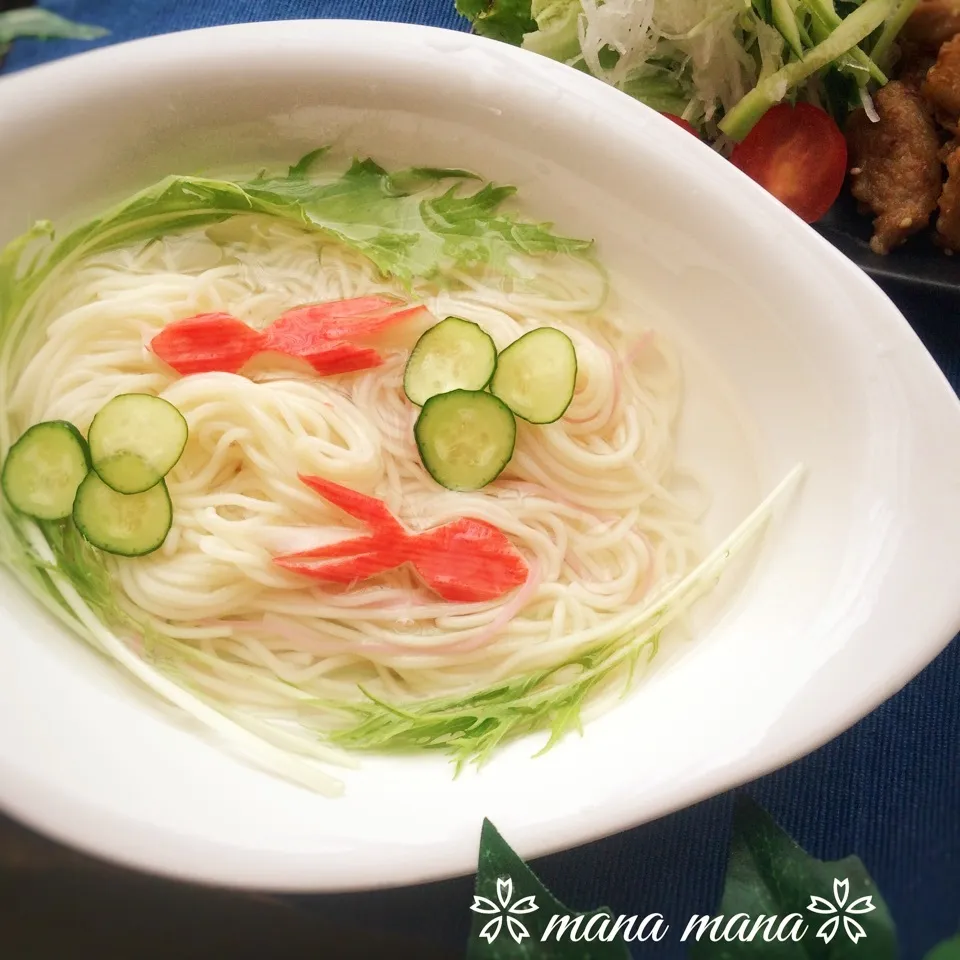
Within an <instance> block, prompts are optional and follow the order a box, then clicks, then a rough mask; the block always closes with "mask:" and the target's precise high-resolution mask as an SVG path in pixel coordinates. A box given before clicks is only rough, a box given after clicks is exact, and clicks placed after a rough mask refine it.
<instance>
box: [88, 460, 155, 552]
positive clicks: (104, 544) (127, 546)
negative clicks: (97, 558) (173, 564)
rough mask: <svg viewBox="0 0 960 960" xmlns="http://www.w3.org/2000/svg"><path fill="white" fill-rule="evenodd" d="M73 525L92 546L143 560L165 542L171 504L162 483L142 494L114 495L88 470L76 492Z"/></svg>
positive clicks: (114, 493)
mask: <svg viewBox="0 0 960 960" xmlns="http://www.w3.org/2000/svg"><path fill="white" fill-rule="evenodd" d="M73 522H74V523H75V524H76V525H77V529H78V530H79V531H80V533H82V534H83V536H84V537H85V538H86V539H87V540H88V541H89V542H90V543H92V544H93V545H94V546H95V547H99V548H100V549H101V550H105V551H106V552H107V553H116V554H118V555H119V556H121V557H142V556H143V555H144V554H146V553H152V552H153V551H154V550H156V549H157V548H158V547H159V546H160V545H161V544H162V543H163V541H164V540H166V538H167V534H168V533H169V532H170V527H171V526H172V525H173V505H172V504H171V503H170V494H169V493H168V492H167V485H166V484H165V483H164V482H163V481H162V480H161V481H160V482H159V483H157V484H154V485H153V486H152V487H151V488H150V489H149V490H145V491H143V492H142V493H117V491H116V490H113V489H112V488H110V487H108V486H107V485H106V484H105V483H104V482H103V481H102V480H101V479H100V477H99V476H97V474H96V473H94V471H92V470H91V471H90V473H88V474H87V476H86V479H85V480H84V481H83V483H81V484H80V489H79V490H77V498H76V500H75V501H74V504H73Z"/></svg>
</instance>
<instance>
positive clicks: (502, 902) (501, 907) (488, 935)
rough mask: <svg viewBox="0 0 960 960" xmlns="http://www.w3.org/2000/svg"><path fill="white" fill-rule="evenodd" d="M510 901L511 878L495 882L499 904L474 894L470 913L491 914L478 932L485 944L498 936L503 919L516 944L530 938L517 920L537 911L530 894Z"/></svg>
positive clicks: (511, 897)
mask: <svg viewBox="0 0 960 960" xmlns="http://www.w3.org/2000/svg"><path fill="white" fill-rule="evenodd" d="M512 899H513V878H512V877H500V878H499V879H498V880H497V900H498V901H499V903H494V902H493V901H492V900H488V899H487V898H486V897H479V896H477V895H476V894H474V897H473V904H472V905H471V907H470V909H471V911H472V912H473V913H485V914H493V916H492V917H491V918H490V919H489V920H488V921H487V922H486V923H485V924H484V925H483V929H482V930H481V931H480V936H481V937H482V938H483V939H484V940H486V941H487V943H493V941H494V940H496V939H497V937H498V936H499V935H500V931H501V929H502V928H503V921H504V919H506V921H507V930H508V931H509V932H510V936H511V937H513V939H514V940H516V941H517V943H520V942H522V940H523V938H524V937H529V936H530V934H529V933H528V931H527V928H526V927H525V926H524V925H523V924H522V923H521V922H520V921H519V920H518V919H517V916H518V915H520V916H522V915H523V914H525V913H533V912H534V911H535V910H538V909H539V907H538V906H537V902H536V900H534V898H533V895H532V894H531V895H530V896H529V897H522V898H521V899H520V900H518V901H517V902H516V903H514V904H511V903H510V901H511V900H512Z"/></svg>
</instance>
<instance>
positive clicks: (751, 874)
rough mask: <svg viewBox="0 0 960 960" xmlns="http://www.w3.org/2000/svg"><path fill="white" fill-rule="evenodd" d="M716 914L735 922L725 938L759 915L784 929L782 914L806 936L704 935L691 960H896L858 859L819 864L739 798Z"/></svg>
mask: <svg viewBox="0 0 960 960" xmlns="http://www.w3.org/2000/svg"><path fill="white" fill-rule="evenodd" d="M717 914H720V915H722V916H723V918H724V920H723V924H730V923H731V918H733V917H735V915H737V914H739V915H740V920H739V921H735V922H734V923H733V926H732V927H731V928H730V929H731V930H733V929H737V930H739V929H742V926H741V922H740V921H742V923H746V924H747V928H746V929H747V931H748V932H749V930H750V929H752V928H753V927H754V925H755V924H756V923H757V918H758V917H761V915H762V916H763V917H771V916H776V917H779V918H780V920H781V921H782V920H783V918H784V917H786V916H787V915H788V914H792V915H795V916H796V917H797V918H798V919H797V921H796V922H797V923H801V922H802V924H805V925H807V926H808V927H809V929H808V930H807V932H806V933H805V935H803V937H802V938H801V939H798V940H786V941H785V942H776V941H774V942H770V941H768V940H766V939H765V938H764V935H763V928H762V927H761V928H760V931H759V932H758V933H757V934H756V935H755V936H754V937H753V939H752V940H751V939H745V938H744V937H743V936H740V937H738V938H737V939H731V940H730V941H729V942H726V941H723V940H720V939H717V940H711V939H710V935H709V934H708V935H707V936H704V937H702V938H701V939H700V940H699V941H697V942H695V943H694V944H693V947H692V949H691V951H690V958H691V960H753V958H757V960H814V958H816V960H858V958H860V960H862V958H864V957H869V958H870V960H895V958H896V957H897V956H898V955H899V954H898V948H897V938H896V931H895V929H894V925H893V920H892V919H891V917H890V913H889V911H888V909H887V905H886V903H884V901H883V898H882V897H881V896H880V893H879V891H878V890H877V888H876V885H875V884H874V882H873V880H872V879H871V878H870V875H869V874H868V873H867V871H866V868H865V867H864V865H863V863H861V861H860V859H859V858H858V857H852V856H851V857H845V858H844V859H843V860H835V861H830V862H825V861H822V860H817V859H816V858H815V857H811V856H810V855H809V854H807V853H805V852H804V851H803V850H802V849H801V847H800V846H799V845H798V844H797V843H796V842H795V841H794V840H793V839H792V838H791V837H790V836H789V835H788V834H787V833H785V832H784V831H783V830H782V829H781V828H780V827H779V826H777V824H776V823H775V822H774V820H773V818H772V817H771V816H770V815H769V814H768V813H766V812H765V811H764V810H763V809H762V808H761V807H759V806H758V805H757V804H756V803H754V802H753V801H752V800H750V799H748V798H746V797H743V796H741V797H739V798H738V800H737V806H736V808H735V810H734V816H733V838H732V842H731V851H730V859H729V861H728V864H727V874H726V879H725V883H724V891H723V898H722V901H721V904H720V908H719V910H718V911H717ZM723 924H722V925H721V928H720V929H721V930H722V929H723ZM788 926H789V925H788ZM798 930H799V927H798ZM937 960H948V957H944V958H937Z"/></svg>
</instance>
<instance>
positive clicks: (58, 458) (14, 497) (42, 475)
mask: <svg viewBox="0 0 960 960" xmlns="http://www.w3.org/2000/svg"><path fill="white" fill-rule="evenodd" d="M89 470H90V453H89V450H88V449H87V441H86V440H84V439H83V435H82V434H81V433H80V431H79V430H78V429H77V428H76V427H75V426H74V425H73V424H72V423H68V422H67V421H66V420H47V421H44V422H43V423H37V424H34V425H33V426H32V427H30V429H29V430H27V431H26V432H25V433H24V434H23V436H21V437H20V439H19V440H17V442H16V443H15V444H14V445H13V446H12V447H11V448H10V450H9V452H8V453H7V458H6V460H5V461H4V464H3V473H2V475H0V486H2V487H3V494H4V496H5V497H6V498H7V501H8V502H9V503H10V505H11V506H13V507H14V508H16V509H17V510H19V511H20V512H21V513H25V514H27V515H28V516H31V517H35V518H36V519H37V520H63V519H65V518H66V517H69V516H70V513H71V512H72V510H73V500H74V497H75V496H76V494H77V488H78V487H79V486H80V484H81V483H82V481H83V478H84V477H85V476H86V475H87V473H88V472H89Z"/></svg>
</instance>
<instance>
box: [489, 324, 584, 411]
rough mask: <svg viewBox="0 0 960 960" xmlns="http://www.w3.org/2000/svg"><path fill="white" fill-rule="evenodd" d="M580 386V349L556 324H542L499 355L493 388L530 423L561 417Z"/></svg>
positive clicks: (491, 385)
mask: <svg viewBox="0 0 960 960" xmlns="http://www.w3.org/2000/svg"><path fill="white" fill-rule="evenodd" d="M576 386H577V351H576V349H575V348H574V346H573V342H572V341H571V339H570V338H569V337H568V336H567V335H566V334H565V333H561V332H560V331H559V330H557V329H555V328H554V327H539V328H538V329H536V330H531V331H530V332H529V333H525V334H524V335H523V336H522V337H520V339H519V340H514V342H513V343H511V344H510V346H509V347H507V349H506V350H504V351H503V353H501V354H500V356H499V357H498V358H497V369H496V372H495V373H494V375H493V379H492V380H491V381H490V389H491V390H492V391H493V393H495V394H496V395H497V396H498V397H499V398H500V399H501V400H502V401H503V402H504V403H505V404H506V405H507V406H508V407H509V408H510V409H511V410H512V411H513V412H514V413H515V414H516V415H517V416H518V417H521V418H522V419H524V420H527V421H529V422H530V423H553V422H554V421H555V420H559V419H560V418H561V417H562V416H563V415H564V413H565V412H566V409H567V407H569V406H570V401H571V400H573V391H574V390H575V389H576Z"/></svg>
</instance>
